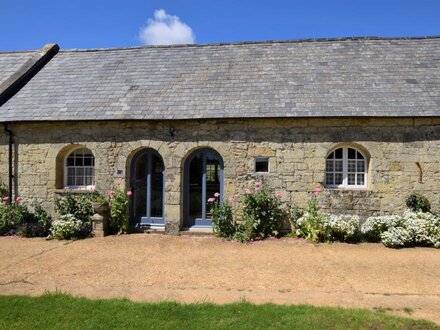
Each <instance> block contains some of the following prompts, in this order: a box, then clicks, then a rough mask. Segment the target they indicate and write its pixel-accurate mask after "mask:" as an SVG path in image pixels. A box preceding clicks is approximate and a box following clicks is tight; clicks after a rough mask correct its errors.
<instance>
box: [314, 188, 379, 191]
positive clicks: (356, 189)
mask: <svg viewBox="0 0 440 330" xmlns="http://www.w3.org/2000/svg"><path fill="white" fill-rule="evenodd" d="M322 191H367V192H369V191H373V190H372V189H369V188H323V189H322Z"/></svg>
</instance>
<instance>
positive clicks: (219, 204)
mask: <svg viewBox="0 0 440 330" xmlns="http://www.w3.org/2000/svg"><path fill="white" fill-rule="evenodd" d="M250 183H251V182H250ZM219 197H220V194H218V195H216V194H214V197H211V198H209V199H208V203H210V205H211V215H212V222H213V228H214V232H215V233H216V235H217V236H220V237H224V238H228V239H236V240H239V241H242V242H249V241H251V240H255V239H263V238H266V237H269V236H277V235H278V234H279V230H280V228H281V223H282V220H283V218H284V217H285V216H286V213H287V212H286V208H285V207H284V206H283V204H282V202H281V198H282V197H283V196H282V194H277V195H274V194H273V193H271V192H270V191H269V190H268V189H267V188H266V187H265V186H264V185H263V184H262V182H261V181H257V182H255V183H254V184H252V183H251V184H248V185H247V186H246V187H245V188H244V194H243V195H242V196H241V198H239V199H238V198H237V196H231V197H229V198H228V200H227V201H220V200H219V199H218V198H219ZM213 198H214V200H213ZM237 201H239V203H238V204H236V206H235V209H236V210H235V212H233V210H232V204H234V205H235V203H236V202H237ZM239 210H241V213H242V214H241V215H239V213H238V211H239ZM234 213H235V215H234ZM235 217H237V218H238V219H240V221H237V220H235V219H234V218H235Z"/></svg>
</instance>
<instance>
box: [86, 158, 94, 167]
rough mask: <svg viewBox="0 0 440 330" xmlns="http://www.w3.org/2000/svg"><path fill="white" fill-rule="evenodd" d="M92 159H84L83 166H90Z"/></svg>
mask: <svg viewBox="0 0 440 330" xmlns="http://www.w3.org/2000/svg"><path fill="white" fill-rule="evenodd" d="M92 161H93V159H92V158H84V166H92Z"/></svg>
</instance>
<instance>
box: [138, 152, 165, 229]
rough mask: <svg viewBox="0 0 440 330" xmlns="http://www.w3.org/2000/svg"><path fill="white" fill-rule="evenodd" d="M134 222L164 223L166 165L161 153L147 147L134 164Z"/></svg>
mask: <svg viewBox="0 0 440 330" xmlns="http://www.w3.org/2000/svg"><path fill="white" fill-rule="evenodd" d="M131 182H132V187H131V189H132V192H133V199H132V201H133V202H132V203H133V204H132V217H131V218H132V224H145V225H163V224H164V216H163V214H164V165H163V161H162V158H161V157H160V156H159V154H158V153H157V152H156V151H154V150H152V149H147V150H144V151H142V152H141V153H140V154H138V155H136V156H135V157H134V159H133V166H132V180H131Z"/></svg>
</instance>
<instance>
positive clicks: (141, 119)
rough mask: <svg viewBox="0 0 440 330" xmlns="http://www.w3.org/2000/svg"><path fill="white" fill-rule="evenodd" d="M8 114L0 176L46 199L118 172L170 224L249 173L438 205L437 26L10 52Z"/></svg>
mask: <svg viewBox="0 0 440 330" xmlns="http://www.w3.org/2000/svg"><path fill="white" fill-rule="evenodd" d="M0 112H1V116H0V120H1V121H2V122H3V124H4V129H3V133H2V134H1V136H0V164H1V167H0V169H1V181H2V182H3V183H5V184H8V185H9V187H10V189H11V191H10V194H11V195H13V196H11V197H14V196H18V195H20V196H22V197H23V198H24V199H27V200H36V201H38V202H41V203H42V204H43V205H44V206H45V208H46V209H48V210H52V209H53V201H54V198H55V196H56V195H57V194H62V193H64V192H65V190H66V188H68V189H69V190H71V191H73V192H84V191H87V190H88V189H91V188H96V189H97V190H98V191H100V192H102V193H106V192H107V191H108V190H109V189H111V186H112V183H113V180H114V178H121V179H122V181H123V183H124V184H125V186H126V188H127V189H130V190H131V191H132V192H133V196H132V204H131V220H130V221H131V223H132V224H133V225H135V224H143V225H147V226H156V227H164V228H165V230H166V231H167V232H169V233H172V234H176V233H178V232H179V231H180V230H182V229H183V228H194V227H204V226H205V227H206V226H210V219H209V212H208V209H207V206H206V200H207V198H209V197H210V196H212V194H213V193H214V192H217V191H218V192H220V193H221V194H222V195H223V196H231V195H234V194H241V193H242V191H243V189H244V187H245V185H246V179H247V178H253V177H263V178H264V179H265V181H266V182H267V184H268V185H270V187H271V188H272V189H273V190H274V191H276V192H277V193H281V194H283V196H284V197H283V198H284V199H285V200H286V201H287V202H293V203H298V204H302V205H303V204H304V203H305V202H304V201H305V198H306V197H307V194H308V192H310V191H311V190H313V189H314V188H315V187H316V186H321V187H323V190H324V192H323V194H322V195H321V198H322V203H323V204H325V205H326V206H327V207H328V208H329V210H330V211H332V212H337V213H355V214H359V215H362V216H366V215H368V214H372V213H374V212H390V211H396V210H397V211H398V210H402V209H403V208H404V198H405V197H406V196H407V195H408V194H410V193H411V192H415V191H417V192H422V193H423V194H424V195H426V196H427V197H428V198H429V199H430V200H431V203H432V204H433V206H434V207H435V208H439V207H440V200H439V191H440V189H439V188H440V38H438V37H426V38H389V39H388V38H343V39H317V40H293V41H268V42H246V43H226V44H208V45H181V46H147V47H132V48H114V49H85V50H76V49H72V50H59V49H58V47H57V46H56V45H47V46H45V47H44V48H43V49H41V50H38V51H30V52H4V53H0Z"/></svg>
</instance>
